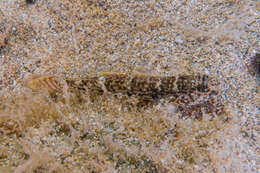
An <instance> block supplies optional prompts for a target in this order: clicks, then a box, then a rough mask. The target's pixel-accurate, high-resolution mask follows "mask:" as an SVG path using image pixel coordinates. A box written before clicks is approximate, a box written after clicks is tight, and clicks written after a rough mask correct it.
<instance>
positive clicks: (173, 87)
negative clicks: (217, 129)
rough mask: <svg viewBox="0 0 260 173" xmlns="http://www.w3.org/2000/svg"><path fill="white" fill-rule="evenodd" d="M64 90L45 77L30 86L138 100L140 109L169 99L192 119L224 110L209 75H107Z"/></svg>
mask: <svg viewBox="0 0 260 173" xmlns="http://www.w3.org/2000/svg"><path fill="white" fill-rule="evenodd" d="M64 84H65V85H66V87H64V86H63V87H62V85H61V83H59V82H58V81H57V80H56V78H55V77H54V76H50V75H44V76H40V77H37V78H34V79H32V80H30V81H29V82H28V86H29V87H30V88H32V89H33V90H44V89H45V90H47V91H48V92H49V93H52V94H53V93H58V92H63V91H64V88H67V92H69V93H76V95H77V97H81V96H82V95H89V96H91V97H93V96H100V95H103V94H106V93H109V94H112V95H118V94H121V95H125V96H128V97H136V98H138V99H139V100H140V102H139V105H145V104H147V103H151V102H152V103H155V102H157V101H158V100H160V99H163V98H169V100H170V101H171V102H174V103H175V104H177V105H178V107H179V110H180V111H182V112H183V114H185V116H188V115H189V114H193V112H194V111H195V114H199V116H201V114H202V109H203V110H204V112H207V113H212V112H213V113H214V114H218V112H221V111H222V109H223V105H222V104H221V103H219V101H218V99H217V98H216V96H218V93H217V91H216V89H215V88H216V81H215V80H214V79H211V78H209V77H208V76H207V75H201V74H198V75H178V76H153V75H144V74H136V75H128V74H122V73H109V72H103V73H99V74H98V75H96V76H92V77H87V78H80V79H66V80H65V82H64Z"/></svg>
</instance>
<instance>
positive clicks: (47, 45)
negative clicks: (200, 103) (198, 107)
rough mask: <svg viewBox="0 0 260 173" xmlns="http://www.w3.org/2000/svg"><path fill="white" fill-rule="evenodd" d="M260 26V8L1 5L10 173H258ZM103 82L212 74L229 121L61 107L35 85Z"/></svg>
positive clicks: (2, 102) (1, 131) (211, 0)
mask: <svg viewBox="0 0 260 173" xmlns="http://www.w3.org/2000/svg"><path fill="white" fill-rule="evenodd" d="M259 16H260V3H259V1H258V0H247V1H242V0H241V1H240V0H208V1H202V0H197V1H183V0H171V1H170V0H165V1H157V0H146V1H134V0H129V1H115V0H114V1H113V0H104V1H98V0H63V1H56V0H48V1H46V0H1V1H0V172H1V173H2V172H3V173H9V172H10V173H11V172H15V173H30V172H33V173H45V172H46V173H47V172H50V173H59V172H70V173H71V172H72V173H80V172H91V173H97V172H106V173H110V172H111V173H113V172H123V173H124V172H147V173H150V172H154V173H156V172H162V173H164V172H170V173H171V172H173V173H181V172H184V173H189V172H190V173H193V172H201V173H207V172H209V173H211V172H212V173H223V172H225V173H239V172H241V173H246V172H248V173H251V172H252V173H257V172H259V171H260V167H259V162H260V159H259V154H260V151H259V142H260V141H259V103H260V95H259V83H260V82H259V81H258V80H259V78H257V77H256V75H254V72H252V69H250V67H251V65H250V62H252V61H251V57H253V56H254V55H255V54H256V53H259V49H260V45H259V43H260V39H259V38H260V37H259V33H260V32H259V28H260V18H259ZM100 72H113V73H124V74H130V75H131V74H146V75H156V76H180V75H183V74H191V75H192V74H198V73H202V74H206V75H208V76H209V77H211V78H214V79H216V81H218V83H219V88H218V93H219V94H220V96H221V100H222V102H223V104H224V105H225V112H226V113H225V114H224V115H222V116H214V117H209V116H207V115H204V116H203V118H202V119H196V118H192V117H182V116H180V113H179V112H178V110H176V107H175V106H174V105H172V104H170V103H167V102H165V101H164V100H162V103H158V104H156V105H153V106H151V107H148V108H145V109H142V110H136V109H124V106H123V105H124V103H122V99H121V100H120V99H118V98H117V97H115V96H104V97H103V96H101V97H94V99H89V97H90V96H89V95H86V96H84V97H85V100H86V101H84V102H79V101H77V100H75V98H73V97H71V95H69V94H63V98H64V100H63V101H57V100H54V99H53V98H52V97H51V96H50V95H49V94H48V93H47V92H37V91H34V90H32V89H30V88H29V87H28V85H27V82H28V80H30V79H32V78H34V77H35V76H39V75H53V76H56V77H57V78H58V79H59V80H61V81H62V80H64V79H68V78H78V79H83V78H86V77H88V76H93V75H96V74H98V73H100ZM92 95H93V94H92ZM131 99H132V100H131V102H133V103H134V100H135V98H131Z"/></svg>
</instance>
